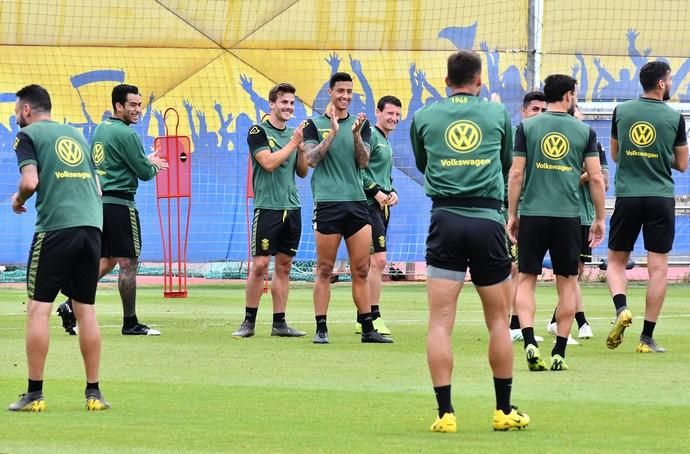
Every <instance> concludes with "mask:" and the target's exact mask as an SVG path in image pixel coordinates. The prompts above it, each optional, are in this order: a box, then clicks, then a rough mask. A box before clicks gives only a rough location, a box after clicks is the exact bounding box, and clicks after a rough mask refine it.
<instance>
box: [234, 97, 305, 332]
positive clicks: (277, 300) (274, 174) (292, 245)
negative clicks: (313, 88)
mask: <svg viewBox="0 0 690 454" xmlns="http://www.w3.org/2000/svg"><path fill="white" fill-rule="evenodd" d="M268 103H269V108H270V114H269V117H268V118H267V119H266V120H265V121H263V122H262V123H261V124H258V125H253V126H252V127H251V128H250V129H249V133H248V135H247V144H249V152H250V153H251V156H252V170H253V172H252V187H253V188H254V222H253V226H252V245H251V246H252V256H253V257H254V260H253V263H252V268H251V270H250V273H249V278H248V279H247V291H246V308H245V317H244V321H243V322H242V324H241V325H240V328H239V329H238V330H237V331H235V332H234V333H233V334H232V335H233V336H235V337H251V336H253V335H254V325H255V323H256V313H257V311H258V309H259V302H260V300H261V294H262V292H263V281H264V277H265V276H266V273H267V272H268V264H269V262H270V260H271V256H275V269H274V270H273V279H272V281H271V298H272V299H273V327H272V328H271V336H281V337H300V336H304V335H305V334H307V333H305V332H304V331H299V330H296V329H295V328H292V327H291V326H289V325H288V324H287V322H286V321H285V307H286V305H287V299H288V291H289V289H290V279H289V275H290V268H291V267H292V258H293V257H294V256H295V254H296V253H297V247H298V246H299V240H300V236H301V234H302V215H301V210H300V202H299V194H298V192H297V185H296V184H295V174H297V175H299V177H300V178H304V177H306V176H307V172H308V171H309V166H308V165H307V159H306V156H305V155H304V152H303V150H301V149H300V147H301V146H302V125H300V126H299V127H298V128H297V129H294V128H290V127H288V126H287V122H288V121H289V120H290V118H292V114H293V113H294V111H295V87H294V86H292V85H290V84H288V83H282V84H278V85H276V86H274V87H273V88H271V90H270V91H269V93H268Z"/></svg>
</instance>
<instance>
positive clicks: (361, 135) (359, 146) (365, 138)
mask: <svg viewBox="0 0 690 454" xmlns="http://www.w3.org/2000/svg"><path fill="white" fill-rule="evenodd" d="M352 133H353V135H354V139H355V160H356V161H357V166H358V167H359V168H360V169H364V168H366V167H368V166H369V153H370V147H369V140H370V138H371V127H370V126H369V122H368V121H367V116H366V115H365V114H364V113H359V114H358V115H357V120H355V124H354V125H352Z"/></svg>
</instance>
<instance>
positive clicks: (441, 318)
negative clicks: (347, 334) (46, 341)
mask: <svg viewBox="0 0 690 454" xmlns="http://www.w3.org/2000/svg"><path fill="white" fill-rule="evenodd" d="M481 72H482V63H481V59H480V57H479V55H477V54H476V53H475V52H473V51H469V50H461V51H458V52H456V53H454V54H452V55H451V56H450V57H449V58H448V74H447V76H446V85H447V86H448V87H449V89H450V93H451V95H450V97H448V98H446V99H443V100H440V101H437V102H435V103H432V104H428V105H427V106H425V107H423V108H421V109H419V110H418V111H417V112H416V113H415V115H414V118H413V120H412V126H411V129H410V139H411V141H412V150H413V152H414V155H415V163H416V166H417V168H418V169H419V171H420V172H422V173H423V174H424V190H425V192H426V194H427V195H428V196H429V197H431V199H432V201H433V204H432V209H431V224H430V226H429V236H428V238H427V242H426V263H427V295H428V300H429V333H428V336H427V359H428V363H429V371H430V372H431V381H432V383H433V386H434V392H435V393H436V401H437V403H438V418H437V419H436V420H435V422H434V423H433V425H432V426H431V430H432V431H433V432H455V431H457V423H456V418H455V413H454V410H453V405H452V402H451V384H450V383H451V376H452V372H453V350H452V343H451V333H452V331H453V325H454V324H455V314H456V308H457V303H458V296H459V295H460V291H461V290H462V286H463V283H464V281H465V273H466V271H467V268H468V266H469V268H470V271H471V273H472V282H473V283H474V286H475V288H476V289H477V293H479V297H480V298H481V301H482V307H483V309H484V319H485V321H486V325H487V327H488V329H489V364H490V365H491V369H492V371H493V377H494V378H493V381H494V389H495V393H496V408H495V411H494V414H493V428H494V430H508V429H512V428H517V429H522V428H524V427H527V425H528V424H529V420H530V419H529V416H527V415H526V414H524V413H522V412H519V411H518V410H517V408H516V407H513V406H512V405H511V401H510V394H511V389H512V382H513V378H512V376H513V348H512V344H511V341H510V333H509V332H508V319H509V317H508V313H509V310H510V296H511V295H510V291H511V290H510V287H511V286H510V258H509V257H508V251H507V249H506V241H505V228H504V219H503V214H502V204H503V192H504V184H505V183H504V181H505V179H504V175H505V174H506V173H507V172H508V169H509V168H510V150H511V144H512V132H511V125H510V117H509V116H508V112H507V111H506V109H505V107H504V106H503V105H501V104H498V103H489V102H486V101H483V100H481V99H479V98H478V95H479V93H480V90H481V87H482V80H481Z"/></svg>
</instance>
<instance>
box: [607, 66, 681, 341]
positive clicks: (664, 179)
mask: <svg viewBox="0 0 690 454" xmlns="http://www.w3.org/2000/svg"><path fill="white" fill-rule="evenodd" d="M640 84H641V85H642V90H643V92H644V94H643V95H642V97H640V98H639V99H636V100H631V101H626V102H624V103H622V104H619V105H618V106H617V107H616V108H615V109H614V111H613V119H612V122H611V157H612V158H613V160H614V161H616V162H617V163H618V169H617V171H616V181H615V189H616V205H615V207H614V210H613V215H612V216H611V221H610V229H611V233H610V235H609V254H608V255H609V257H608V269H607V272H606V279H607V281H608V283H609V290H610V292H611V295H612V297H613V304H614V305H615V307H616V321H615V323H614V325H613V327H612V328H611V331H610V332H609V335H608V337H607V339H606V346H607V347H608V348H610V349H614V348H617V347H618V346H619V345H620V344H621V342H623V332H624V331H625V328H627V327H628V326H630V324H631V323H632V314H631V312H630V310H629V309H628V303H627V299H626V290H627V281H626V278H625V267H626V264H627V262H628V258H629V257H630V252H631V251H632V250H633V248H634V245H635V241H636V240H637V237H638V236H639V234H640V229H642V235H643V237H644V247H645V249H646V250H647V270H648V272H649V284H648V287H647V296H646V300H645V315H644V324H643V326H642V334H641V335H640V342H639V343H638V345H637V348H636V351H637V352H639V353H652V352H656V353H662V352H664V351H666V350H665V349H664V348H663V347H661V346H660V345H658V344H657V343H656V341H655V340H654V327H655V326H656V321H657V319H658V318H659V313H660V312H661V307H662V305H663V304H664V297H665V296H666V275H667V272H668V252H669V251H670V250H671V248H672V247H673V238H674V236H675V199H674V183H673V177H672V175H671V169H676V170H678V171H679V172H685V171H686V170H687V168H688V145H687V138H686V132H685V121H684V120H683V116H682V115H681V114H680V113H679V112H676V111H674V110H673V109H671V108H670V107H668V106H667V105H666V104H665V103H664V101H667V100H668V99H669V96H670V93H671V90H672V84H673V82H672V80H671V68H670V67H669V66H668V64H666V63H664V62H661V61H654V62H649V63H647V64H645V65H644V66H643V67H642V69H641V70H640Z"/></svg>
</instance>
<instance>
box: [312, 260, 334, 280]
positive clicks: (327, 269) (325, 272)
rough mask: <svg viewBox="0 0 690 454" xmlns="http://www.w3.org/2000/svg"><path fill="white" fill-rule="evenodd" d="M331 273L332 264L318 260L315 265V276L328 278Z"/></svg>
mask: <svg viewBox="0 0 690 454" xmlns="http://www.w3.org/2000/svg"><path fill="white" fill-rule="evenodd" d="M331 274H333V264H332V263H324V262H319V263H318V264H317V265H316V277H317V278H320V279H330V278H331Z"/></svg>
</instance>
